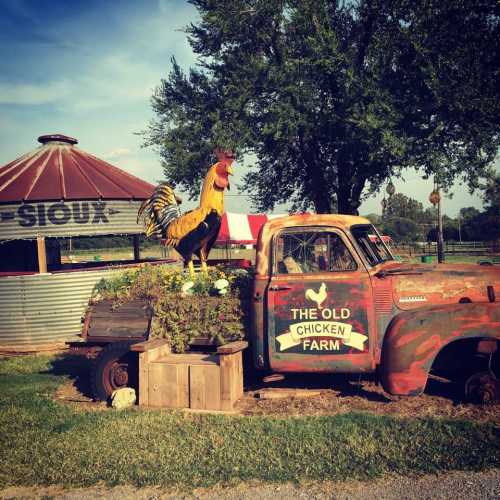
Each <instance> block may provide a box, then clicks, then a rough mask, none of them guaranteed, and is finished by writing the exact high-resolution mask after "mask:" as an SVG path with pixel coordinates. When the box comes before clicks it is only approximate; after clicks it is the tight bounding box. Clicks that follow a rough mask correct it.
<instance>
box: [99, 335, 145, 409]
mask: <svg viewBox="0 0 500 500" xmlns="http://www.w3.org/2000/svg"><path fill="white" fill-rule="evenodd" d="M130 345H131V343H130V342H113V343H111V344H108V345H107V346H106V347H105V348H104V349H103V350H102V351H101V352H100V353H99V355H98V356H97V358H96V359H95V361H94V364H93V366H92V374H91V386H92V394H93V396H94V398H95V399H96V400H98V401H106V400H107V399H108V398H109V397H110V396H111V394H112V393H113V391H114V390H116V389H120V388H122V387H132V388H134V389H136V390H137V388H138V363H137V353H135V352H131V351H130Z"/></svg>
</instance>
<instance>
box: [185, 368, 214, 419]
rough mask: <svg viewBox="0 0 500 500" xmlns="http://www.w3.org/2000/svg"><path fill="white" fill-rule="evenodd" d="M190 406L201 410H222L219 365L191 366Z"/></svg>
mask: <svg viewBox="0 0 500 500" xmlns="http://www.w3.org/2000/svg"><path fill="white" fill-rule="evenodd" d="M189 407H190V408H194V409H200V410H220V409H221V394H220V369H219V367H218V366H217V365H191V366H190V367H189Z"/></svg>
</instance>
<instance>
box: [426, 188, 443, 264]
mask: <svg viewBox="0 0 500 500" xmlns="http://www.w3.org/2000/svg"><path fill="white" fill-rule="evenodd" d="M429 201H430V202H431V203H432V204H433V205H434V206H436V205H437V209H438V214H437V218H438V220H437V238H436V239H437V254H438V255H437V257H438V262H439V263H440V264H442V263H443V262H444V239H443V214H442V211H441V193H440V192H439V186H438V184H437V182H436V178H434V191H432V193H431V194H430V196H429Z"/></svg>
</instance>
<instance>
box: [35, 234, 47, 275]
mask: <svg viewBox="0 0 500 500" xmlns="http://www.w3.org/2000/svg"><path fill="white" fill-rule="evenodd" d="M36 249H37V253H38V272H39V273H46V272H47V250H46V248H45V238H44V237H43V236H37V238H36Z"/></svg>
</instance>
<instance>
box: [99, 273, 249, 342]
mask: <svg viewBox="0 0 500 500" xmlns="http://www.w3.org/2000/svg"><path fill="white" fill-rule="evenodd" d="M218 280H227V282H228V289H227V291H226V290H224V292H225V293H224V294H221V291H220V290H219V289H217V288H216V287H214V283H215V282H217V281H218ZM190 281H191V278H190V277H189V275H188V274H187V273H185V272H184V271H181V270H178V269H175V268H173V267H171V266H167V265H150V264H143V265H141V266H139V267H137V268H134V269H127V270H123V271H118V272H116V273H115V274H113V275H112V276H111V277H110V278H108V279H104V280H102V281H101V282H100V283H99V284H98V286H97V287H96V290H95V293H94V295H93V298H92V301H93V302H94V303H95V302H99V301H101V300H108V301H111V302H112V303H113V307H118V306H120V305H122V304H124V303H126V302H129V301H131V300H141V301H143V302H144V303H145V304H146V305H147V307H149V308H150V310H151V311H152V321H151V329H150V338H166V339H168V340H169V342H170V344H171V347H172V350H173V351H174V352H184V351H185V350H186V349H187V348H188V346H189V343H190V342H191V341H192V340H193V339H194V338H196V337H206V338H208V340H209V341H210V342H211V343H214V344H215V345H222V344H224V343H226V342H230V341H233V340H241V339H243V338H245V332H246V329H247V327H248V296H249V290H250V286H251V274H249V273H248V272H247V271H244V270H231V269H224V268H223V267H213V268H209V271H208V274H207V275H205V274H203V273H199V274H198V275H197V276H196V278H195V280H194V282H193V283H192V286H191V287H190V288H189V291H188V292H183V286H184V285H185V284H187V283H190ZM117 314H119V312H117Z"/></svg>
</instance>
